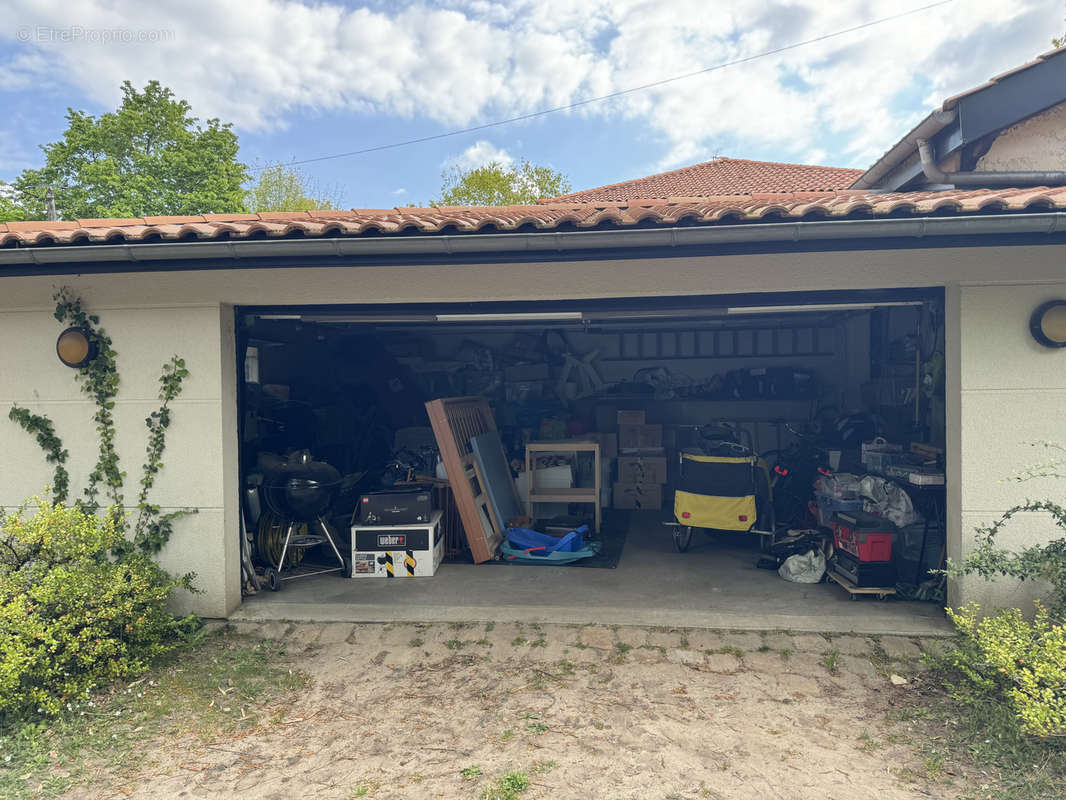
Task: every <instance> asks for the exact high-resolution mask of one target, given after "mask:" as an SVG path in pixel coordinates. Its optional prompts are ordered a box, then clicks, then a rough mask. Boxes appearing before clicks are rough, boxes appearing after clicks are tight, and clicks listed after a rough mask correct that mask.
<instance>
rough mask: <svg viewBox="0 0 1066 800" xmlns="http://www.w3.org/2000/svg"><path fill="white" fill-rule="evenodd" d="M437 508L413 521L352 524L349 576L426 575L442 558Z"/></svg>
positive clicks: (423, 576)
mask: <svg viewBox="0 0 1066 800" xmlns="http://www.w3.org/2000/svg"><path fill="white" fill-rule="evenodd" d="M440 519H441V512H440V511H434V512H433V516H432V517H431V518H430V521H429V522H428V523H426V524H421V523H420V524H417V525H353V526H352V577H353V578H428V577H430V576H432V575H433V574H434V573H435V572H436V571H437V567H439V566H440V562H441V559H443V558H444V537H443V536H441V535H440Z"/></svg>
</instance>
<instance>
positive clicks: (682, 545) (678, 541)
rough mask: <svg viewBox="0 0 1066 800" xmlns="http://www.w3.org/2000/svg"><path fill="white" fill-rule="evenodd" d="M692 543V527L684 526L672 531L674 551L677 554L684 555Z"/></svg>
mask: <svg viewBox="0 0 1066 800" xmlns="http://www.w3.org/2000/svg"><path fill="white" fill-rule="evenodd" d="M691 543H692V526H691V525H686V526H684V527H677V528H675V529H674V549H675V550H677V552H679V553H684V552H685V551H686V550H688V546H689V545H690V544H691Z"/></svg>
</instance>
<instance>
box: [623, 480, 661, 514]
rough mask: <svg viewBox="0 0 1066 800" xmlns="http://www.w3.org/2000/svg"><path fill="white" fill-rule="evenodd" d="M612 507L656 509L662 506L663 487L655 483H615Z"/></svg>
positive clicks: (639, 509) (632, 509)
mask: <svg viewBox="0 0 1066 800" xmlns="http://www.w3.org/2000/svg"><path fill="white" fill-rule="evenodd" d="M612 494H613V500H614V503H613V504H612V507H613V508H618V509H623V510H629V511H658V510H659V509H661V508H662V506H663V487H662V486H660V485H659V484H657V483H616V484H615V485H614V491H613V493H612Z"/></svg>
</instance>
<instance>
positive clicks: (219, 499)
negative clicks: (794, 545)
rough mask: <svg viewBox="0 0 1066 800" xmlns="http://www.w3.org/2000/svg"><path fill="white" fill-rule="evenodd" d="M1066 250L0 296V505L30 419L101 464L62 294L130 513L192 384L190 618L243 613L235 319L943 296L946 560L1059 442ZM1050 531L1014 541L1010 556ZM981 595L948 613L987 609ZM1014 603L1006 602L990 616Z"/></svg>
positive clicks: (94, 284)
mask: <svg viewBox="0 0 1066 800" xmlns="http://www.w3.org/2000/svg"><path fill="white" fill-rule="evenodd" d="M1064 251H1066V248H1063V247H1049V246H1044V247H1014V248H1006V247H981V248H957V249H930V250H907V251H886V252H877V251H875V252H850V253H808V254H801V255H746V256H718V257H700V258H674V259H661V260H656V261H654V262H647V261H629V262H625V261H589V262H578V263H567V262H559V263H547V264H538V265H529V264H497V265H462V264H458V265H449V266H409V267H358V268H304V269H300V268H292V269H271V270H249V269H245V270H226V271H199V272H159V273H154V274H151V273H134V274H126V275H100V276H70V277H68V278H54V277H44V276H42V277H19V278H3V279H0V336H2V338H0V342H3V344H2V345H0V347H2V350H0V416H3V417H5V418H3V419H0V450H2V452H4V453H5V454H7V457H6V458H5V459H4V460H3V462H2V463H0V469H2V473H0V504H4V505H7V506H11V505H15V504H17V503H18V502H19V501H20V500H21V499H23V498H24V497H25V496H26V495H28V494H32V493H34V492H38V491H40V490H41V488H42V487H43V486H44V484H45V483H46V481H47V479H48V476H49V475H50V470H49V469H48V468H47V465H46V464H45V463H44V461H43V458H42V457H41V454H40V451H39V449H38V448H37V446H36V444H35V443H34V442H33V441H32V440H31V439H30V438H29V437H28V436H27V435H26V434H25V433H24V432H22V431H21V430H19V429H18V428H17V427H16V426H15V425H14V424H13V423H10V422H8V421H7V420H6V410H7V407H8V406H9V405H10V404H11V403H12V402H19V403H20V404H23V405H27V406H29V407H30V408H32V409H34V410H37V411H46V412H47V413H49V414H51V415H53V416H54V418H55V420H56V422H57V427H58V429H59V432H60V434H61V435H62V436H63V438H64V441H65V442H66V443H67V446H68V448H69V449H70V451H71V454H72V459H73V462H74V463H73V464H72V473H74V474H75V475H84V474H85V472H86V471H87V467H88V466H89V465H90V464H91V463H92V456H93V453H94V448H95V436H94V432H93V430H92V427H91V424H90V423H89V416H90V414H91V407H90V406H89V405H88V404H86V402H85V400H84V398H83V397H82V396H81V395H80V394H79V393H78V391H77V388H76V386H75V385H74V383H73V380H72V376H71V374H70V371H69V370H67V369H66V368H65V367H62V366H61V365H60V364H59V362H58V361H57V360H56V358H55V354H54V349H53V348H54V342H55V336H56V334H57V333H58V331H59V327H58V325H57V323H56V322H55V320H54V319H53V318H52V316H51V313H52V303H51V296H52V293H53V291H54V288H55V287H56V286H59V285H64V284H66V285H69V286H71V287H72V289H74V291H75V292H77V293H78V294H80V295H81V296H82V297H83V298H84V299H85V301H86V302H87V303H88V304H89V305H90V306H91V307H92V309H93V310H94V311H96V312H98V313H99V314H100V316H101V317H102V321H103V324H104V325H105V327H107V328H108V330H109V332H110V333H111V334H112V336H113V338H114V340H115V345H116V349H117V350H118V352H119V364H120V368H121V370H122V375H123V380H124V383H123V387H122V391H121V393H120V395H119V404H118V409H117V410H118V417H119V423H120V432H119V450H120V454H121V455H122V457H123V459H124V465H125V468H126V469H127V471H128V472H129V475H130V479H129V480H130V488H129V489H128V490H127V499H131V498H132V497H133V496H135V487H136V476H137V473H138V470H139V466H140V463H141V460H142V454H143V448H144V441H145V440H144V425H143V418H144V416H145V415H146V414H147V412H148V411H150V410H151V409H152V408H154V403H155V392H156V384H155V379H156V377H157V375H158V371H159V367H160V365H161V364H162V363H163V361H164V360H165V359H166V358H168V357H169V356H170V355H171V354H172V353H174V352H179V353H181V354H182V355H183V356H185V358H186V360H187V361H188V363H189V368H190V370H191V372H192V375H191V376H190V378H189V381H188V383H187V385H186V390H185V392H184V394H183V396H182V398H181V399H180V400H179V401H178V402H177V403H176V404H175V411H174V426H173V427H172V429H171V434H170V440H169V448H168V457H167V460H166V462H167V466H166V468H165V470H164V472H163V473H162V474H161V475H160V476H159V480H158V482H157V486H158V490H157V493H156V494H155V497H156V498H157V500H158V502H160V503H162V504H163V505H166V506H178V505H181V506H196V507H198V508H200V509H201V513H200V514H198V515H197V516H195V517H192V518H188V519H185V520H182V521H181V522H180V523H179V524H178V528H177V531H176V533H175V536H174V539H173V540H172V542H171V545H170V546H169V547H168V548H167V550H166V552H165V553H164V554H163V562H164V564H165V565H166V566H167V567H168V568H170V569H171V570H173V571H180V572H184V571H189V570H192V571H195V572H197V573H198V575H199V579H198V583H199V586H200V587H201V588H202V589H204V590H205V594H202V595H197V596H194V597H189V598H184V599H183V605H184V606H185V607H188V608H192V609H195V610H197V611H199V612H200V613H201V614H204V615H207V616H222V615H224V614H226V613H228V612H229V611H232V610H233V609H234V608H235V607H236V606H237V604H238V603H239V602H240V592H239V578H240V572H239V564H238V560H237V542H238V540H237V510H238V502H239V496H238V489H237V487H238V476H237V439H236V396H235V389H236V375H235V360H234V356H233V341H232V337H233V331H232V327H231V325H232V313H231V306H232V305H234V304H248V305H252V304H286V303H292V304H301V303H314V304H323V303H325V304H328V303H374V302H379V303H393V302H429V303H432V302H447V301H469V300H516V299H520V300H528V299H538V298H541V299H566V298H593V297H628V296H662V295H686V294H715V293H719V294H725V293H734V292H758V291H796V290H815V289H873V288H896V287H908V286H932V285H943V286H947V287H948V288H947V317H948V319H947V351H948V352H947V361H948V364H947V387H948V392H947V394H948V396H947V414H948V420H949V422H948V431H947V445H948V447H947V449H948V461H949V486H948V497H949V532H948V533H949V546H950V549H951V551H952V553H953V554H956V555H957V554H958V553H960V552H961V551H962V548H963V547H964V543H965V542H967V541H969V539H968V536H969V534H968V531H969V530H970V529H971V528H972V526H973V524H974V523H975V522H976V521H978V520H980V519H986V518H989V517H990V516H991V515H993V514H994V513H995V512H996V511H997V510H1000V509H1002V508H1006V507H1007V506H1008V505H1010V503H1012V502H1014V501H1016V500H1018V499H1022V498H1024V497H1025V495H1026V494H1027V493H1031V492H1032V491H1033V488H1034V487H1018V486H1016V485H1005V484H1000V483H999V481H1000V479H1001V478H1002V477H1003V476H1005V475H1007V474H1009V473H1010V472H1011V471H1013V470H1014V469H1017V468H1019V467H1021V466H1023V465H1024V464H1025V463H1028V461H1029V460H1031V458H1030V457H1031V453H1030V452H1028V451H1027V450H1026V449H1025V448H1023V447H1020V446H1019V442H1021V441H1023V440H1025V439H1033V438H1043V439H1057V440H1060V441H1066V415H1063V414H1062V413H1061V409H1062V403H1063V400H1066V380H1064V375H1066V369H1064V368H1066V352H1052V351H1044V350H1042V349H1040V348H1038V346H1037V345H1036V344H1035V343H1033V342H1031V340H1029V339H1028V338H1027V337H1028V333H1027V321H1028V315H1029V312H1030V311H1031V309H1032V307H1034V306H1035V305H1036V304H1037V303H1038V302H1040V301H1041V300H1043V299H1046V298H1048V297H1054V296H1066V268H1064V265H1066V253H1064ZM1031 535H1044V532H1043V529H1041V530H1036V529H1031V530H1023V529H1021V527H1019V528H1018V529H1017V530H1014V529H1012V531H1011V534H1010V536H1011V537H1015V541H1016V542H1021V541H1024V540H1025V537H1026V536H1031ZM987 590H988V587H987V586H985V585H984V584H983V583H973V582H971V583H967V584H965V585H962V586H959V587H956V590H955V591H953V593H952V600H953V602H957V601H960V600H965V599H969V598H982V599H987V598H990V597H992V595H990V594H989V592H988V591H987ZM1016 596H1017V595H1015V594H1013V593H1011V592H1010V591H1006V590H997V592H996V593H995V597H994V598H993V599H998V600H999V601H1001V602H1009V601H1011V600H1012V599H1014V598H1015V597H1016Z"/></svg>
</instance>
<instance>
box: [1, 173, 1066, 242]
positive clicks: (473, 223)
mask: <svg viewBox="0 0 1066 800" xmlns="http://www.w3.org/2000/svg"><path fill="white" fill-rule="evenodd" d="M1027 211H1066V187H1062V186H1060V187H1055V188H1052V189H1049V188H1044V187H1035V188H1024V189H1000V190H991V189H979V190H974V191H946V192H910V193H902V194H869V193H866V192H861V191H836V192H791V193H771V194H754V195H746V196H727V197H701V198H670V199H666V200H658V199H650V200H631V201H629V202H624V203H563V202H560V203H548V204H541V205H535V206H441V207H438V208H391V209H358V210H353V211H306V212H303V211H301V212H292V213H287V212H275V213H263V214H204V215H202V216H190V217H138V218H135V219H79V220H77V221H72V222H8V223H0V247H34V246H36V247H40V246H52V245H88V244H94V243H104V244H121V243H127V242H129V243H145V242H182V241H196V240H227V239H280V238H300V237H308V236H310V237H338V236H402V235H425V234H463V233H506V232H511V231H517V232H539V231H553V230H588V229H593V228H627V227H635V226H638V225H639V226H641V227H657V226H673V225H714V224H738V223H759V222H784V221H814V220H821V219H829V220H833V219H856V218H870V217H873V218H877V217H922V216H944V215H950V214H977V213H1010V212H1027Z"/></svg>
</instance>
